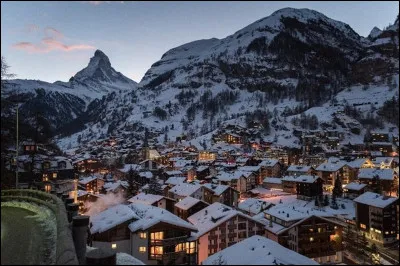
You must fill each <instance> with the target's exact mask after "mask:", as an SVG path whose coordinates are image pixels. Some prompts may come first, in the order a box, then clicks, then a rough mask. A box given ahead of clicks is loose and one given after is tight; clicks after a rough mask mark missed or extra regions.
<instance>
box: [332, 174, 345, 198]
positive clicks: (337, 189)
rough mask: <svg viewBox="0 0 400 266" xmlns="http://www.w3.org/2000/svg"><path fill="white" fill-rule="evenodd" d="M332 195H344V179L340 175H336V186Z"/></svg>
mask: <svg viewBox="0 0 400 266" xmlns="http://www.w3.org/2000/svg"><path fill="white" fill-rule="evenodd" d="M332 195H335V196H336V197H341V196H342V195H343V188H342V181H341V180H340V178H339V177H336V180H335V187H334V188H333V191H332Z"/></svg>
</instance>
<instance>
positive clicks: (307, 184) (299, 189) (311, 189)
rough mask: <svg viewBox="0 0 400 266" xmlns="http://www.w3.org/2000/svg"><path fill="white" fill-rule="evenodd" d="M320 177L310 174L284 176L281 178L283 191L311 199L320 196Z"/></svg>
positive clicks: (321, 182) (300, 197) (299, 197)
mask: <svg viewBox="0 0 400 266" xmlns="http://www.w3.org/2000/svg"><path fill="white" fill-rule="evenodd" d="M322 184H323V180H322V178H320V177H318V176H311V175H301V176H285V177H283V178H282V185H283V191H284V192H288V193H292V194H297V198H298V199H303V200H311V199H315V197H321V196H322Z"/></svg>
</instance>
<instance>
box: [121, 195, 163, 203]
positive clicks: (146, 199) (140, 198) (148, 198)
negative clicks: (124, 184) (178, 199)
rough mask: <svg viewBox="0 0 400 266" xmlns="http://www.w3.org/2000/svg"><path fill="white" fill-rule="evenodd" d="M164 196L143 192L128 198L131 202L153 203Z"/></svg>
mask: <svg viewBox="0 0 400 266" xmlns="http://www.w3.org/2000/svg"><path fill="white" fill-rule="evenodd" d="M163 198H164V197H163V196H160V195H154V194H146V193H143V192H142V193H139V194H137V195H136V196H133V197H132V198H130V199H128V201H129V202H131V203H142V204H146V205H153V204H154V203H156V202H158V201H160V200H162V199H163Z"/></svg>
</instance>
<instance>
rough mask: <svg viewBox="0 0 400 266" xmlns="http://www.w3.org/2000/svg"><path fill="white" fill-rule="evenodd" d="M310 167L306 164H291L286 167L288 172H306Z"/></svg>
mask: <svg viewBox="0 0 400 266" xmlns="http://www.w3.org/2000/svg"><path fill="white" fill-rule="evenodd" d="M310 169H311V166H308V165H291V166H289V168H288V169H287V171H288V172H304V173H306V172H308V171H309V170H310Z"/></svg>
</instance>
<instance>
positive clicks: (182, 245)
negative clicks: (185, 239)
mask: <svg viewBox="0 0 400 266" xmlns="http://www.w3.org/2000/svg"><path fill="white" fill-rule="evenodd" d="M183 250H185V244H184V243H180V244H178V245H176V246H175V252H179V251H183Z"/></svg>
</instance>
